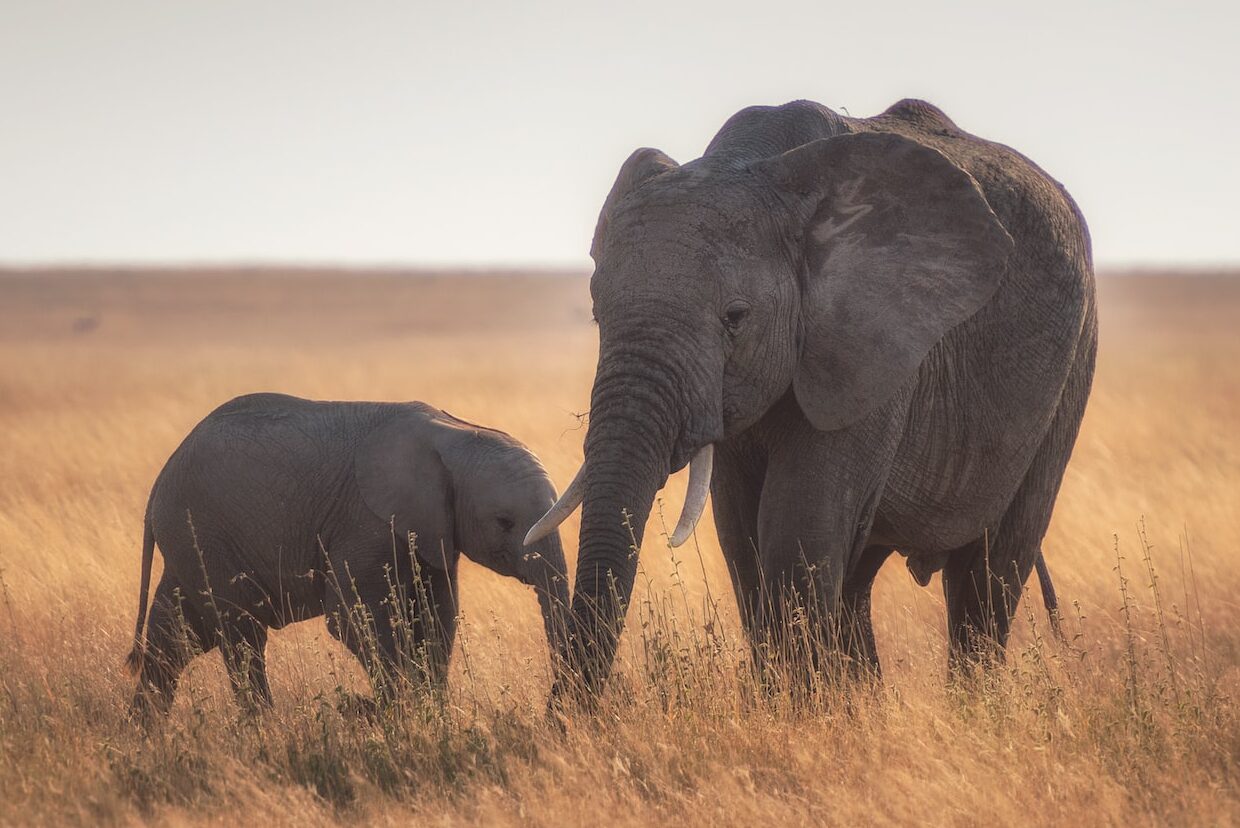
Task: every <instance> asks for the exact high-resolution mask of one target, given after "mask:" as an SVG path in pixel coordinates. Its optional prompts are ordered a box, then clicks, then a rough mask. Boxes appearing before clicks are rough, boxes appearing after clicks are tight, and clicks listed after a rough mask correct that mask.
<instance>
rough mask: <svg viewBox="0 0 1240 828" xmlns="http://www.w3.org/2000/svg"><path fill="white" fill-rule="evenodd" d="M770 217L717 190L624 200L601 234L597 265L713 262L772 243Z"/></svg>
mask: <svg viewBox="0 0 1240 828" xmlns="http://www.w3.org/2000/svg"><path fill="white" fill-rule="evenodd" d="M772 229H773V228H772V225H771V221H770V217H769V216H768V215H766V214H764V213H763V211H762V210H760V209H759V208H758V207H757V205H755V204H753V203H752V202H750V201H747V200H745V199H742V198H739V197H736V195H735V194H723V193H721V194H720V195H719V197H718V198H710V197H701V196H700V195H699V194H697V193H692V194H689V195H688V196H685V197H667V198H659V199H657V200H656V199H651V200H643V201H638V202H634V203H630V204H626V205H625V206H624V208H623V209H622V210H620V211H619V212H618V214H617V215H616V216H615V218H614V219H613V221H612V222H611V224H610V226H609V227H608V232H607V234H606V235H605V237H604V238H603V240H602V241H603V244H602V246H601V250H600V252H601V255H600V257H599V262H598V264H599V266H600V270H602V271H604V272H608V271H614V272H624V271H631V270H642V271H645V272H650V271H652V270H653V271H656V272H658V271H665V270H666V269H667V268H668V267H672V268H683V267H686V266H694V267H695V269H696V268H708V269H711V268H716V267H717V266H719V265H720V264H721V263H724V262H727V261H731V260H735V259H737V258H739V257H746V256H751V255H756V254H759V253H760V252H762V251H764V250H765V249H766V248H768V247H770V241H771V236H772V235H773V233H772Z"/></svg>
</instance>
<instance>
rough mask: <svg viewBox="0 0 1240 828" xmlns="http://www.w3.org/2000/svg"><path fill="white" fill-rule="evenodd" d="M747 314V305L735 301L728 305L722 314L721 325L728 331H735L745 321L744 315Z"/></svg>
mask: <svg viewBox="0 0 1240 828" xmlns="http://www.w3.org/2000/svg"><path fill="white" fill-rule="evenodd" d="M748 315H749V305H747V304H745V303H744V302H737V303H735V304H733V305H731V306H729V307H728V309H727V310H726V311H725V312H724V314H723V320H722V321H723V326H724V327H725V328H727V329H728V331H729V332H731V333H735V332H736V331H737V330H739V329H740V326H741V324H742V323H744V321H745V317H746V316H748Z"/></svg>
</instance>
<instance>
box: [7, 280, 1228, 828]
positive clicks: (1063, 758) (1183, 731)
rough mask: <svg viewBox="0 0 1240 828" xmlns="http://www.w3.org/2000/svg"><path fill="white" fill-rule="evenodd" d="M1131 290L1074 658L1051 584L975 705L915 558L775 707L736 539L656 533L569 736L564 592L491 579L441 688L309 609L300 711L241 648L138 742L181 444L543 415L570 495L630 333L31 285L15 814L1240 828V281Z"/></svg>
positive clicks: (344, 292) (391, 292)
mask: <svg viewBox="0 0 1240 828" xmlns="http://www.w3.org/2000/svg"><path fill="white" fill-rule="evenodd" d="M1101 288H1102V290H1101V293H1102V299H1101V310H1102V352H1101V355H1100V361H1099V367H1098V375H1097V382H1096V385H1095V390H1094V395H1093V399H1092V401H1091V404H1090V409H1089V412H1088V414H1087V417H1086V421H1085V425H1084V428H1083V431H1082V434H1081V438H1080V441H1079V443H1078V446H1077V450H1076V453H1075V455H1074V458H1073V461H1072V463H1071V465H1070V467H1069V469H1068V473H1067V477H1066V479H1065V482H1064V487H1063V491H1062V494H1061V496H1060V500H1059V505H1058V508H1057V511H1056V515H1055V519H1054V522H1053V523H1052V526H1051V530H1050V533H1049V535H1048V537H1047V539H1046V544H1045V549H1046V554H1047V558H1048V560H1049V563H1050V567H1051V570H1052V573H1053V574H1054V576H1055V579H1056V583H1057V586H1058V588H1059V592H1060V596H1061V599H1062V601H1063V605H1064V611H1065V615H1066V629H1067V632H1068V634H1069V636H1070V637H1071V642H1070V645H1069V646H1062V645H1059V644H1056V643H1055V642H1053V641H1052V640H1050V638H1049V636H1048V635H1047V634H1046V622H1045V616H1044V615H1043V613H1042V611H1041V607H1040V604H1039V602H1038V599H1037V597H1036V596H1037V592H1036V586H1035V585H1033V584H1031V585H1030V591H1029V592H1028V593H1027V595H1028V596H1029V600H1026V601H1025V602H1024V603H1023V604H1022V608H1021V612H1020V623H1019V624H1018V625H1017V629H1016V632H1015V634H1014V638H1013V641H1012V645H1011V647H1010V650H1009V659H1008V665H1007V666H1006V667H1005V668H1003V669H1001V670H999V671H997V672H996V673H995V674H993V675H990V676H988V677H985V678H984V679H982V680H980V683H979V684H978V685H977V686H973V687H970V688H960V687H957V686H952V685H949V684H948V682H947V681H946V673H947V670H946V652H945V651H946V645H945V640H944V618H943V600H942V595H941V592H940V591H939V589H938V583H937V579H936V581H935V583H934V584H932V585H931V587H930V588H928V589H921V588H918V587H917V586H916V585H915V584H914V583H913V582H912V579H911V578H910V577H909V576H908V575H907V574H906V573H905V572H904V571H903V567H902V566H901V565H900V564H899V562H898V561H897V560H893V561H891V562H889V564H888V565H887V566H886V567H885V568H884V570H883V572H882V573H881V575H880V578H879V582H878V584H877V586H876V589H875V606H874V616H875V627H876V633H877V636H878V639H879V647H880V652H881V655H882V657H883V662H884V668H885V676H886V677H885V682H884V684H883V685H882V686H881V687H852V688H844V689H837V690H833V691H830V692H824V693H822V694H820V695H819V696H818V697H816V698H815V699H814V700H813V701H812V703H810V704H789V703H787V701H786V700H784V699H781V698H779V697H775V698H768V697H765V696H762V695H761V694H758V693H755V692H754V690H755V685H754V682H753V680H752V678H751V676H750V675H749V671H748V662H747V655H746V650H745V646H744V642H743V640H742V636H741V633H740V629H739V622H738V619H737V615H736V609H735V603H734V601H733V598H732V595H731V589H730V586H729V583H728V578H727V574H726V571H725V569H724V566H723V563H722V560H721V556H720V553H719V550H718V544H717V541H716V538H715V536H714V532H713V528H712V524H711V521H710V520H703V521H702V524H701V526H700V527H699V529H698V533H697V536H696V539H695V542H694V543H692V544H690V545H689V546H687V547H686V548H684V549H681V550H677V552H676V553H675V554H673V552H672V551H671V550H670V549H668V548H667V545H666V542H665V537H664V536H663V535H662V533H661V526H660V518H659V516H656V517H655V518H654V519H653V520H652V521H651V526H650V527H649V528H648V530H647V534H646V538H645V543H644V549H643V553H642V572H641V576H640V577H639V586H638V591H637V594H636V595H635V598H634V602H633V605H632V609H631V612H630V616H629V624H628V628H627V631H626V633H625V636H624V640H623V645H622V650H621V656H620V661H619V667H618V670H617V675H616V676H615V677H614V679H613V680H612V682H611V684H610V685H609V688H608V691H607V694H606V696H605V698H604V699H603V701H602V703H601V705H600V707H599V709H598V710H597V711H594V712H593V713H585V712H581V713H575V714H573V715H570V716H569V717H568V718H567V720H566V721H564V722H563V723H562V727H554V726H550V725H549V724H548V723H547V722H546V720H545V718H544V715H543V707H544V701H545V694H546V691H547V687H548V682H549V669H548V668H549V665H548V663H547V658H546V653H545V651H544V645H543V643H542V641H541V629H540V624H539V620H538V613H537V607H536V602H535V600H534V597H533V595H532V593H530V592H529V591H528V590H526V589H525V588H523V587H521V586H520V585H519V584H517V583H516V582H515V581H511V580H505V579H502V578H499V577H497V576H494V575H492V574H490V573H488V572H486V571H484V570H482V569H480V568H477V567H474V566H472V565H469V564H466V565H465V566H464V571H463V573H462V578H461V594H462V606H461V614H462V617H463V622H462V637H461V640H460V641H459V642H458V647H457V651H456V653H455V654H454V657H453V667H452V672H451V681H450V685H451V686H450V689H449V691H448V693H447V695H446V697H441V698H413V699H406V700H405V703H403V704H399V705H394V706H392V707H391V708H389V709H385V710H382V711H380V712H379V713H378V714H376V715H374V716H363V715H358V714H355V713H350V712H349V711H350V710H351V709H353V708H352V707H351V706H350V704H349V703H348V701H349V699H351V698H352V694H355V693H365V692H368V688H367V684H366V681H365V677H364V676H363V674H362V671H361V669H360V668H359V667H358V665H357V664H356V663H355V662H354V661H353V659H352V657H351V656H350V655H349V654H348V653H347V652H345V651H344V650H343V649H342V648H341V647H340V646H339V645H338V644H337V643H336V642H335V641H334V640H333V639H332V638H331V637H330V636H329V635H328V634H327V633H326V630H325V629H324V626H323V623H322V622H321V621H311V622H307V623H304V624H300V625H295V626H293V627H290V628H288V629H286V630H284V631H281V632H279V633H275V634H273V637H272V641H271V644H270V646H269V663H270V667H271V676H272V686H273V691H274V695H275V709H274V710H273V711H271V712H270V713H269V714H267V715H264V716H261V717H253V716H250V715H247V714H246V713H244V712H243V711H242V710H241V709H239V708H238V707H237V706H236V705H234V704H233V702H232V699H231V694H230V693H229V692H228V689H227V682H226V681H225V680H224V673H223V668H222V664H221V663H220V659H219V657H218V656H216V655H212V656H208V657H205V658H202V659H200V660H199V661H197V662H195V663H194V665H193V666H192V667H191V669H190V670H189V672H188V674H187V676H186V679H185V681H184V682H183V683H182V686H181V689H180V692H179V694H178V699H177V703H176V705H175V706H174V709H173V711H172V713H171V715H170V717H169V719H168V721H167V722H166V723H164V724H162V725H160V726H156V727H153V728H151V729H150V730H143V729H142V728H140V727H139V726H137V725H135V724H134V723H131V722H130V721H129V720H128V718H127V717H126V710H127V702H128V698H129V696H130V694H131V692H132V679H131V678H130V676H129V675H128V674H127V673H126V672H125V670H124V667H123V661H124V656H125V653H126V652H127V650H128V647H129V638H130V635H131V633H132V625H133V621H134V616H135V613H136V612H137V581H138V574H139V552H140V542H141V530H142V525H141V517H142V511H143V508H144V504H145V498H146V494H147V492H148V490H149V486H150V484H151V481H152V479H153V477H154V475H155V473H156V472H157V471H158V469H159V468H160V466H161V465H162V463H163V462H164V460H165V459H166V458H167V456H168V454H169V453H170V452H171V451H172V449H173V448H174V447H175V446H176V445H177V443H178V442H179V440H180V439H181V437H182V436H183V435H184V434H185V433H186V431H187V430H188V429H189V428H190V427H192V426H193V425H194V423H196V422H197V421H198V419H200V418H201V417H202V416H203V415H204V414H205V413H206V412H208V411H209V410H210V409H211V408H212V407H214V406H215V405H216V404H218V403H219V402H221V401H223V400H225V399H228V398H230V397H232V396H235V395H237V394H240V393H244V392H248V391H256V390H280V391H285V392H289V393H293V394H299V395H302V396H307V397H315V398H325V399H326V398H335V399H394V400H398V399H423V400H427V401H429V402H432V403H434V404H436V405H439V406H441V407H444V408H447V409H448V410H450V411H452V412H453V413H455V414H458V415H460V416H463V417H465V418H468V419H471V420H476V421H478V422H482V423H486V424H491V425H495V426H497V427H500V428H503V429H505V430H507V431H510V432H511V433H513V434H514V435H516V436H517V437H519V438H520V439H522V440H524V441H525V442H526V443H528V444H529V445H531V446H532V447H533V448H534V449H535V451H537V452H538V453H539V455H540V456H541V457H542V458H543V459H544V462H545V463H546V464H547V466H548V468H549V469H550V471H551V473H552V475H553V476H554V477H555V479H556V480H557V481H558V482H559V483H560V485H563V484H564V483H565V482H566V481H567V479H568V477H569V476H570V475H571V474H572V472H573V471H574V470H575V468H576V465H577V463H578V462H579V461H580V457H581V440H582V437H583V436H584V430H583V428H582V425H581V421H580V418H579V413H580V412H581V411H582V410H583V409H584V408H585V407H586V405H587V400H588V392H589V385H590V381H591V378H592V372H593V366H594V358H595V352H596V346H597V341H596V338H595V333H594V330H593V328H592V327H591V326H590V324H589V313H588V307H589V304H588V303H589V299H588V292H587V287H586V282H585V280H584V278H581V277H574V276H566V275H560V276H556V275H538V274H524V275H522V274H484V273H474V274H455V275H445V276H441V277H431V276H417V277H411V276H407V275H401V274H375V273H369V274H364V273H347V272H339V273H336V272H326V271H324V272H301V273H282V272H270V271H254V272H230V271H222V272H218V273H202V272H199V273H194V272H184V273H176V272H171V273H169V272H165V273H120V272H118V273H103V272H91V273H8V274H3V275H0V689H2V691H3V692H0V824H6V825H7V824H38V823H53V824H62V823H89V824H118V823H131V822H143V821H150V822H159V823H165V822H168V823H177V824H199V823H232V822H234V821H236V820H239V819H242V818H244V819H245V820H246V821H247V822H257V821H260V820H261V821H265V822H267V823H269V824H289V823H297V824H299V825H314V824H334V823H337V822H353V821H368V822H376V823H384V824H386V823H397V822H400V823H404V822H408V821H410V820H411V819H414V818H416V819H420V820H425V821H430V822H434V823H439V824H456V823H464V822H485V823H497V824H507V823H523V824H524V823H531V824H548V825H551V824H554V825H562V824H568V825H579V824H584V825H592V824H598V823H621V824H634V823H644V822H656V821H657V822H664V821H672V820H676V821H687V822H690V823H695V824H708V823H709V824H715V823H721V824H745V823H754V822H758V821H760V822H763V823H765V824H782V823H826V824H833V823H838V824H857V823H862V824H866V823H877V824H890V823H913V822H916V823H930V824H945V825H985V824H993V823H995V822H1002V823H1026V824H1056V823H1069V822H1071V823H1081V822H1084V823H1091V824H1093V823H1138V824H1151V823H1153V824H1157V823H1169V822H1170V823H1179V824H1228V823H1234V822H1236V821H1240V767H1238V765H1240V709H1238V708H1237V701H1236V695H1237V693H1238V692H1240V669H1238V668H1240V551H1238V545H1240V336H1237V329H1236V323H1237V320H1238V319H1240V280H1235V281H1233V280H1229V279H1228V278H1225V277H1194V278H1183V277H1177V276H1175V275H1174V274H1172V275H1157V274H1145V275H1132V276H1128V277H1124V278H1118V277H1115V278H1105V279H1103V280H1102V286H1101ZM683 485H684V484H683V482H682V481H680V480H675V479H674V480H673V481H672V482H671V483H670V484H669V487H668V490H667V492H665V494H664V496H663V497H664V498H665V502H664V503H663V505H662V514H666V515H675V514H677V513H678V510H679V505H680V504H679V498H680V496H681V492H682V490H683ZM576 531H577V524H576V518H573V519H570V520H569V521H568V523H567V524H566V525H565V526H564V528H563V536H564V539H565V542H566V546H567V547H568V551H569V555H570V560H571V558H572V557H573V554H574V552H575V546H576ZM156 558H157V562H158V556H156ZM157 567H158V563H157Z"/></svg>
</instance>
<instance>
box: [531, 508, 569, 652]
mask: <svg viewBox="0 0 1240 828" xmlns="http://www.w3.org/2000/svg"><path fill="white" fill-rule="evenodd" d="M522 566H523V572H522V577H521V580H522V581H524V582H525V583H527V584H529V585H530V586H532V587H534V591H535V592H536V593H537V594H538V606H539V608H540V609H541V610H542V618H543V629H544V631H545V632H546V635H547V648H548V650H549V651H550V653H551V661H552V664H553V665H554V664H556V663H557V662H558V659H559V655H560V652H561V651H562V649H563V645H564V637H565V620H564V619H565V617H566V615H567V613H568V610H569V600H570V596H569V591H568V574H567V568H566V565H565V563H564V548H563V547H562V546H561V545H560V534H559V532H552V533H551V534H550V535H549V536H547V537H546V538H543V539H542V540H540V541H538V542H537V543H535V544H533V545H532V546H529V547H527V548H526V550H525V557H524V559H523V563H522Z"/></svg>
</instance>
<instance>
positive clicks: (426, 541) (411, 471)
mask: <svg viewBox="0 0 1240 828" xmlns="http://www.w3.org/2000/svg"><path fill="white" fill-rule="evenodd" d="M420 425H421V424H420V423H419V422H418V421H417V419H416V418H414V417H394V418H392V419H391V420H389V421H388V422H386V423H384V424H382V425H380V426H379V427H377V428H376V429H375V430H374V431H372V432H371V433H370V434H369V435H368V436H367V437H366V438H365V439H364V440H363V441H362V443H361V445H359V446H358V449H357V454H356V455H355V456H354V458H353V473H354V476H355V477H356V479H357V486H358V489H359V490H360V492H361V495H362V500H363V501H365V503H366V506H367V508H369V509H370V511H371V512H373V513H374V514H375V517H377V518H378V519H379V520H381V521H382V522H383V523H384V524H390V525H391V526H392V528H393V530H394V531H395V539H396V551H397V554H401V553H404V552H405V551H406V550H407V548H408V546H407V544H408V539H409V533H410V532H413V533H414V534H415V535H416V538H415V541H414V543H415V548H416V549H417V552H418V558H419V559H421V561H422V562H423V563H425V564H429V565H430V566H433V567H435V568H436V569H444V568H446V567H447V565H448V563H449V562H451V561H452V560H453V559H454V558H455V557H456V539H455V538H454V537H453V527H454V526H455V517H454V514H453V506H452V504H453V496H452V479H451V477H450V476H449V475H448V470H447V468H446V467H445V466H444V464H443V461H442V460H441V459H440V458H439V454H438V453H437V452H436V451H435V449H434V447H433V446H431V444H430V441H429V439H428V437H427V436H426V433H425V429H423V428H420V427H419V426H420Z"/></svg>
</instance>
